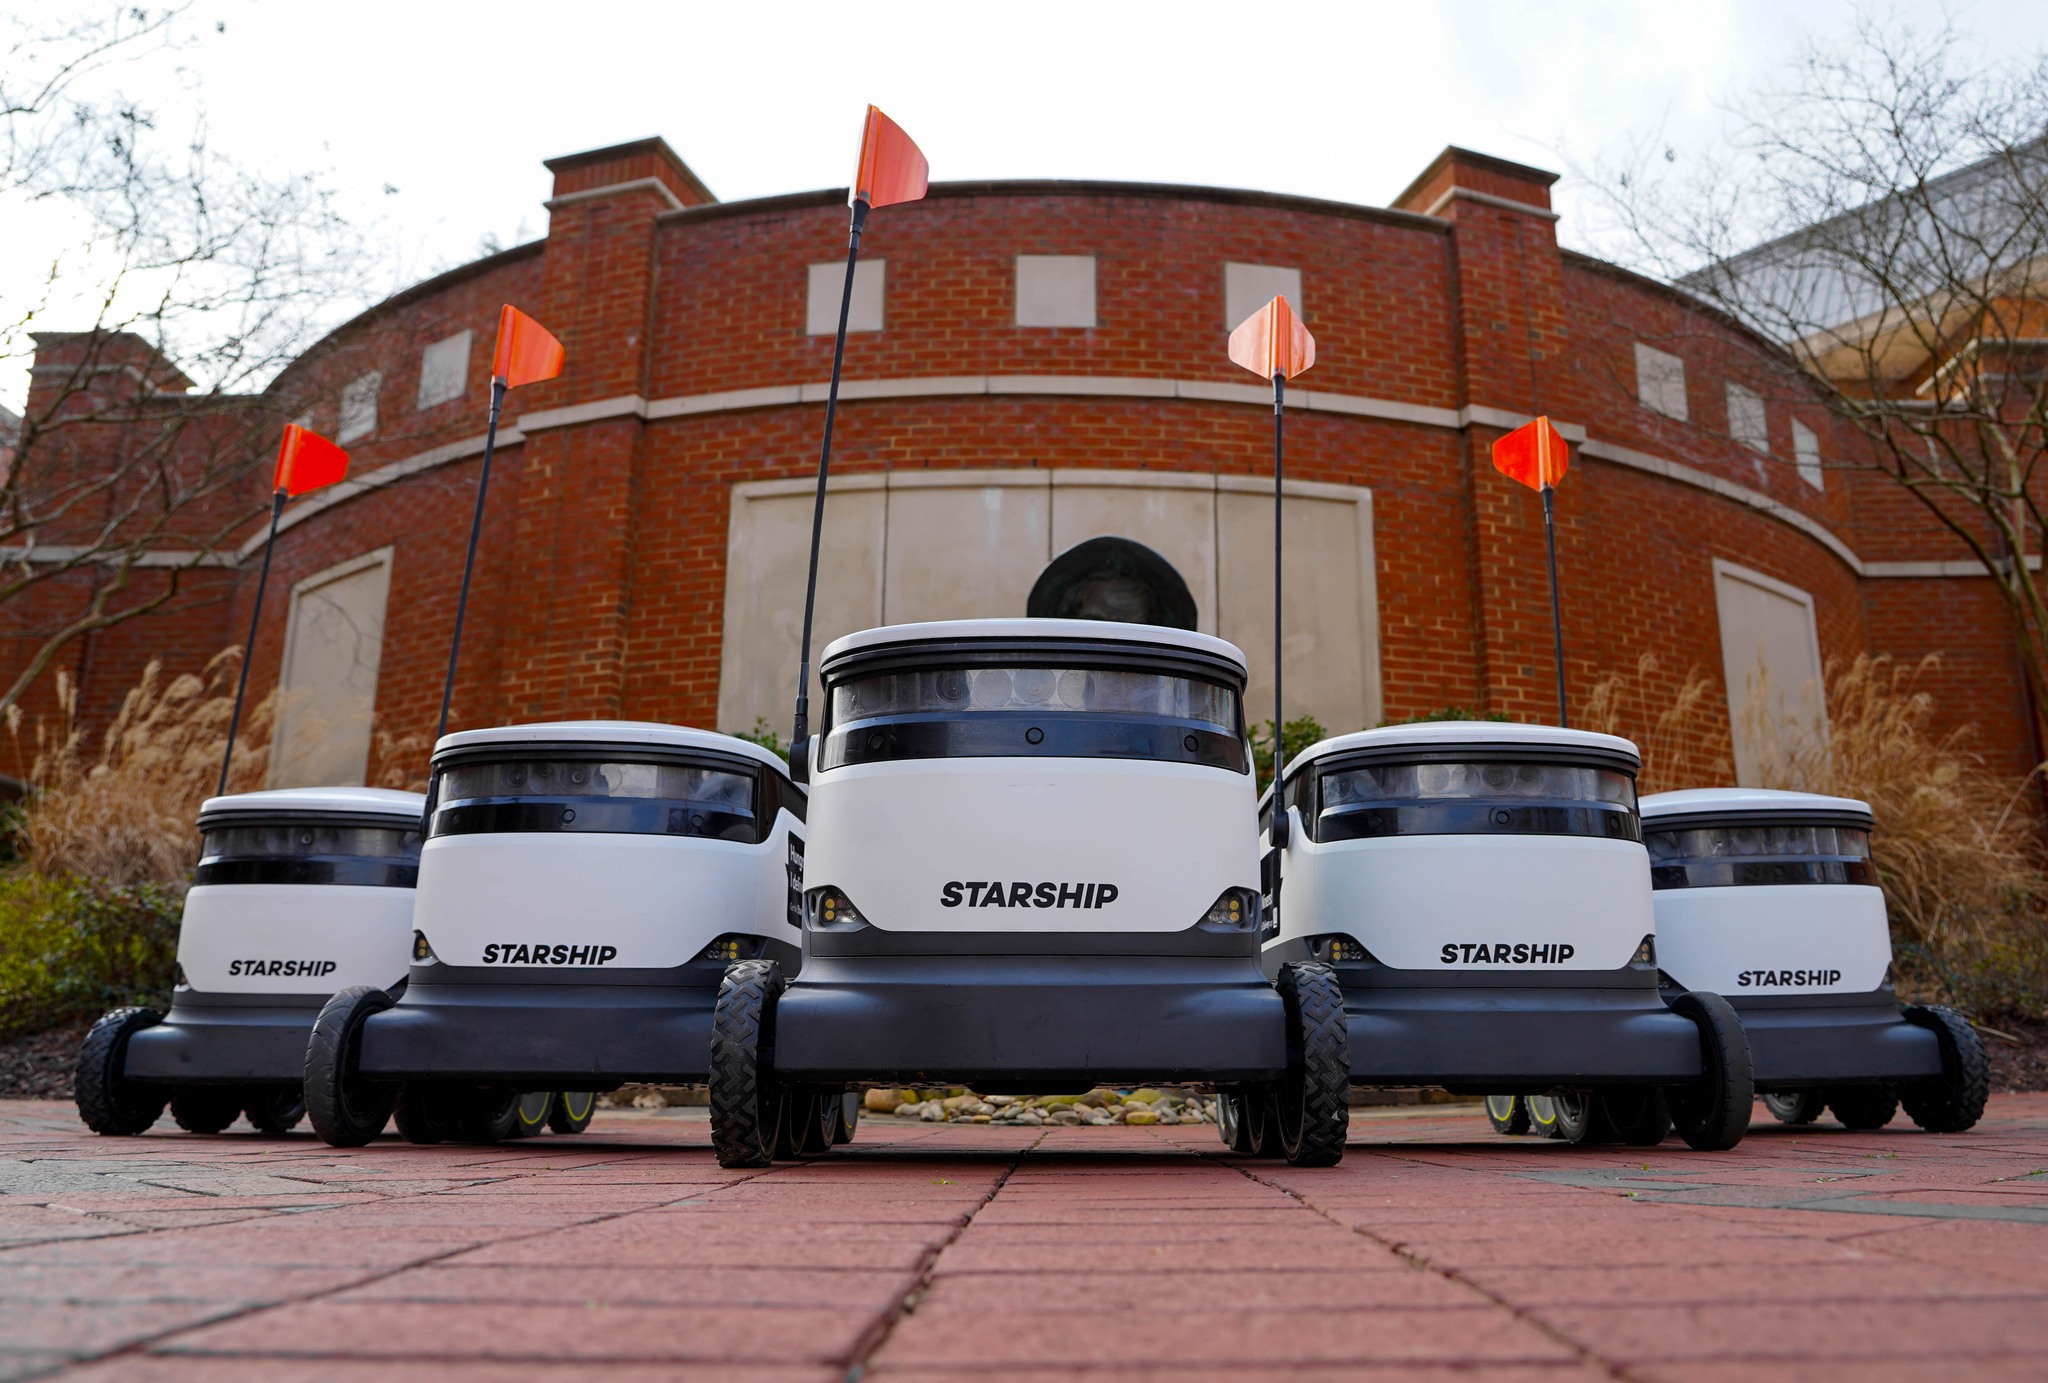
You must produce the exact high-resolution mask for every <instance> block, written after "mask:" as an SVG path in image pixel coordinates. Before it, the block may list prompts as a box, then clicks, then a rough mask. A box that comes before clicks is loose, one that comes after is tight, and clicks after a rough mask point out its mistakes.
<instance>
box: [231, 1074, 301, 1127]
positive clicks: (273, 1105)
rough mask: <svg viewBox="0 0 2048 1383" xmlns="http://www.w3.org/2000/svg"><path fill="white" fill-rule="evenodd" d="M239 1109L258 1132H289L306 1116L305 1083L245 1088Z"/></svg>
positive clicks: (250, 1125)
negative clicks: (240, 1108)
mask: <svg viewBox="0 0 2048 1383" xmlns="http://www.w3.org/2000/svg"><path fill="white" fill-rule="evenodd" d="M242 1113H243V1114H244V1115H245V1116H247V1118H248V1120H249V1127H250V1128H253V1129H255V1130H256V1131H257V1132H258V1133H268V1134H273V1135H275V1134H280V1133H290V1132H291V1131H292V1130H293V1129H295V1128H297V1127H298V1126H299V1120H301V1119H303V1118H305V1117H306V1087H305V1086H303V1085H259V1086H255V1087H252V1088H251V1089H248V1090H245V1091H244V1092H243V1095H242Z"/></svg>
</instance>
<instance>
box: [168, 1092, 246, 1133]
mask: <svg viewBox="0 0 2048 1383" xmlns="http://www.w3.org/2000/svg"><path fill="white" fill-rule="evenodd" d="M241 1117H242V1089H241V1087H240V1086H237V1085H174V1086H172V1087H171V1118H172V1119H174V1120H175V1121H176V1122H177V1125H178V1127H179V1128H181V1129H183V1130H185V1132H187V1133H219V1132H221V1131H222V1130H223V1129H225V1128H226V1127H227V1126H228V1125H229V1124H232V1123H233V1122H235V1120H237V1119H239V1118H241Z"/></svg>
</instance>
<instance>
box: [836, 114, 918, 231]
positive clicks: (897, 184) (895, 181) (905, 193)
mask: <svg viewBox="0 0 2048 1383" xmlns="http://www.w3.org/2000/svg"><path fill="white" fill-rule="evenodd" d="M930 177H931V166H930V165H929V164H927V163H926V162H925V161H924V153H923V151H921V150H920V149H919V148H918V147H917V145H915V144H913V143H911V141H910V136H909V135H907V134H905V133H903V127H902V126H900V125H898V124H897V123H896V122H895V121H894V120H891V119H890V118H889V117H888V116H886V115H884V114H882V112H881V111H879V110H877V109H875V108H874V107H873V106H869V107H868V118H867V123H866V124H864V125H862V126H861V130H860V167H859V168H858V169H857V170H856V171H855V172H854V175H853V196H852V197H850V198H848V201H849V202H866V203H867V204H868V205H869V206H870V207H878V206H894V205H896V203H898V202H914V201H916V200H918V199H919V198H920V197H922V196H924V191H925V188H926V186H928V185H929V180H930Z"/></svg>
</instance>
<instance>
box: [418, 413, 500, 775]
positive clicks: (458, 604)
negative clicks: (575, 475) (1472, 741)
mask: <svg viewBox="0 0 2048 1383" xmlns="http://www.w3.org/2000/svg"><path fill="white" fill-rule="evenodd" d="M505 389H506V384H505V381H504V380H502V379H499V378H496V377H493V378H492V380H491V421H490V426H488V427H487V428H485V429H484V468H483V473H482V474H481V475H479V476H478V477H477V478H476V513H475V515H474V516H472V517H471V519H470V521H469V554H468V555H467V556H465V557H464V558H463V559H462V594H461V595H460V596H458V597H456V600H455V637H453V638H452V639H450V640H449V641H448V675H447V677H445V678H443V679H442V682H441V719H440V720H439V721H438V722H436V723H435V725H434V743H435V744H439V743H440V742H441V737H442V736H443V735H445V734H447V733H448V704H449V702H451V701H453V700H454V699H455V660H456V659H457V658H459V657H460V656H461V655H462V620H463V616H464V615H466V614H468V613H469V578H470V576H471V574H472V573H474V572H475V571H476V540H477V538H478V536H479V535H480V534H482V532H483V531H484V496H485V495H487V494H489V493H490V489H491V453H492V452H494V451H495V450H497V446H498V413H499V411H500V410H501V409H503V408H504V406H505Z"/></svg>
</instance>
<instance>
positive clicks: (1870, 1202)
mask: <svg viewBox="0 0 2048 1383" xmlns="http://www.w3.org/2000/svg"><path fill="white" fill-rule="evenodd" d="M1359 1113H1360V1117H1359V1118H1358V1119H1357V1121H1356V1122H1355V1123H1354V1125H1353V1131H1352V1146H1351V1150H1350V1154H1349V1155H1348V1156H1347V1157H1346V1159H1345V1161H1344V1164H1343V1165H1342V1166H1341V1167H1338V1168H1335V1169H1332V1170H1328V1171H1297V1170H1295V1169H1292V1168H1289V1167H1286V1166H1285V1165H1282V1164H1276V1163H1267V1162H1247V1161H1242V1160H1235V1159H1229V1158H1226V1157H1224V1156H1223V1155H1222V1152H1223V1150H1222V1147H1221V1145H1220V1144H1219V1143H1217V1141H1216V1137H1215V1131H1214V1129H1213V1128H1210V1127H1207V1126H1200V1127H1190V1128H1178V1129H1135V1128H1116V1129H1056V1130H1035V1129H1003V1128H991V1127H972V1126H969V1127H958V1126H942V1125H931V1124H916V1123H909V1122H907V1121H896V1120H891V1119H871V1120H870V1121H869V1122H867V1123H865V1124H863V1126H862V1128H861V1131H860V1136H859V1138H858V1140H857V1141H856V1142H855V1143H854V1145H853V1146H852V1147H851V1148H847V1149H842V1150H841V1151H840V1152H839V1153H838V1154H835V1155H834V1156H833V1157H831V1158H829V1159H825V1160H823V1161H820V1162H815V1163H800V1164H786V1165H778V1166H777V1167H775V1168H773V1169H772V1170H768V1171H762V1172H724V1171H721V1170H719V1168H718V1166H717V1164H716V1163H715V1162H714V1161H713V1160H712V1157H711V1154H710V1151H709V1146H708V1143H709V1140H708V1136H707V1132H708V1131H707V1129H706V1127H705V1125H704V1123H703V1122H702V1121H701V1119H700V1118H683V1117H675V1116H672V1115H671V1116H648V1115H635V1114H608V1115H601V1116H600V1117H599V1120H598V1122H597V1123H596V1124H595V1125H594V1126H593V1127H592V1129H591V1130H590V1132H589V1133H587V1134H584V1135H583V1136H581V1137H575V1138H567V1137H558V1136H549V1137H546V1138H542V1139H539V1140H536V1141H533V1142H527V1143H518V1144H512V1145H507V1146H504V1147H497V1148H479V1147H438V1148H415V1147H411V1146H409V1145H407V1144H405V1143H403V1142H400V1141H398V1140H396V1139H395V1138H386V1139H384V1140H381V1141H380V1142H379V1143H377V1144H376V1145H374V1146H372V1147H369V1148H366V1149H363V1150H361V1151H358V1152H351V1153H338V1152H335V1151H334V1150H332V1149H329V1148H326V1147H323V1146H322V1145H320V1144H319V1143H317V1142H315V1141H314V1140H313V1139H312V1138H310V1137H308V1136H305V1135H303V1134H301V1135H299V1136H296V1137H291V1138H263V1137H259V1136H257V1135H254V1134H249V1133H229V1134H224V1135H221V1136H219V1137H214V1138H196V1137H189V1136H186V1135H183V1134H180V1133H177V1132H176V1131H175V1130H174V1129H172V1127H171V1125H170V1123H169V1121H168V1120H166V1121H165V1122H164V1123H163V1124H162V1125H160V1126H159V1129H158V1131H157V1132H154V1133H151V1134H149V1135H147V1136H145V1137H142V1138H131V1139H108V1138H95V1137H92V1136H91V1135H89V1134H87V1133H85V1132H84V1131H83V1130H82V1129H81V1128H80V1127H79V1125H78V1123H77V1121H76V1119H75V1118H74V1117H73V1115H72V1113H71V1111H70V1109H69V1107H68V1106H62V1105H54V1104H39V1103H31V1102H13V1103H0V1378H12V1377H30V1376H36V1375H39V1374H45V1373H61V1374H62V1375H63V1376H65V1377H67V1378H80V1379H94V1380H112V1379H123V1380H127V1379H163V1380H179V1381H180V1383H183V1380H199V1379H208V1380H212V1379H228V1380H240V1379H250V1380H254V1379H259V1378H260V1379H264V1380H294V1379H334V1380H355V1379H368V1378H378V1379H384V1378H395V1377H421V1378H433V1379H437V1380H445V1383H468V1380H471V1379H475V1380H479V1383H481V1380H485V1379H489V1380H494V1381H495V1380H527V1379H554V1378H567V1377H597V1378H601V1379H605V1380H619V1381H620V1383H624V1380H640V1379H655V1378H662V1379H672V1378H678V1377H681V1378H707V1379H710V1378H715V1379H721V1380H726V1379H730V1380H734V1381H735V1383H783V1380H789V1383H799V1381H801V1383H826V1381H827V1380H841V1379H851V1378H858V1379H862V1380H866V1381H867V1383H936V1380H940V1379H945V1378H967V1377H973V1378H978V1379H982V1380H988V1379H991V1378H998V1377H1002V1378H1029V1379H1042V1378H1044V1379H1049V1378H1059V1377H1069V1376H1076V1375H1101V1376H1102V1377H1104V1378H1107V1379H1116V1380H1139V1379H1162V1378H1176V1379H1179V1378H1187V1379H1196V1380H1205V1383H1222V1381H1223V1380H1237V1379H1259V1378H1270V1377H1273V1376H1275V1375H1277V1374H1282V1373H1284V1374H1286V1375H1287V1376H1288V1377H1291V1378H1305V1379H1338V1378H1344V1379H1352V1378H1364V1379H1394V1378H1403V1379H1406V1378H1422V1379H1442V1380H1444V1383H1450V1381H1451V1380H1452V1379H1459V1380H1468V1379H1469V1380H1486V1381H1488V1383H1491V1380H1498V1379H1507V1378H1535V1379H1545V1380H1565V1379H1573V1378H1614V1377H1619V1378H1642V1379H1671V1380H1691V1379H1706V1378H1740V1379H1742V1380H1744V1383H1774V1381H1775V1380H1779V1379H1801V1380H1808V1379H1831V1378H1845V1379H1846V1378H1855V1379H1857V1380H1873V1379H1890V1378H1905V1377H1913V1378H1924V1377H1929V1376H1938V1377H1941V1378H1943V1379H1945V1380H1949V1379H1961V1378H2015V1379H2017V1378H2028V1379H2039V1378H2042V1377H2044V1376H2048V1096H2007V1097H2001V1098H1998V1099H1996V1100H1994V1102H1993V1105H1992V1108H1991V1112H1990V1115H1989V1116H1988V1117H1987V1118H1986V1119H1985V1121H1984V1123H1983V1124H1982V1125H1981V1126H1980V1127H1979V1128H1978V1129H1976V1130H1975V1131H1974V1132H1972V1133H1970V1134H1966V1135H1959V1136H1953V1137H1934V1136H1931V1135H1927V1134H1922V1133H1918V1132H1916V1131H1913V1130H1912V1129H1911V1127H1910V1125H1907V1124H1905V1123H1904V1121H1903V1120H1901V1122H1900V1123H1899V1124H1898V1125H1897V1126H1895V1127H1894V1128H1892V1129H1889V1130H1886V1131H1885V1132H1882V1133H1878V1134H1865V1135H1858V1134H1849V1133H1845V1132H1842V1131H1841V1130H1839V1129H1834V1128H1832V1127H1829V1126H1825V1125H1823V1126H1819V1127H1815V1128H1809V1129H1801V1130H1793V1129H1785V1128H1781V1127H1779V1126H1777V1125H1774V1124H1770V1123H1768V1122H1762V1123H1759V1124H1758V1126H1757V1128H1756V1130H1755V1132H1754V1133H1753V1134H1752V1136H1751V1137H1750V1138H1749V1140H1748V1141H1746V1142H1745V1143H1744V1144H1743V1145H1742V1147H1740V1148H1739V1149H1737V1150H1736V1151H1735V1152H1733V1153H1727V1154H1697V1153H1689V1152H1687V1151H1686V1150H1685V1149H1684V1148H1683V1147H1682V1146H1680V1145H1679V1144H1677V1143H1675V1142H1674V1143H1671V1144H1667V1145H1666V1146H1664V1147H1662V1148H1659V1149H1656V1150H1654V1151H1652V1152H1649V1153H1644V1152H1643V1151H1641V1150H1630V1149H1615V1148H1579V1149H1574V1148H1567V1147H1563V1146H1561V1145H1558V1144H1554V1143H1544V1142H1541V1141H1536V1140H1531V1139H1515V1140H1509V1139H1502V1138H1498V1137H1496V1136H1495V1135H1494V1134H1493V1133H1492V1132H1491V1131H1490V1130H1489V1129H1488V1128H1487V1125H1486V1123H1485V1120H1484V1118H1483V1117H1482V1116H1481V1115H1480V1114H1479V1112H1478V1111H1477V1110H1476V1109H1473V1108H1471V1107H1454V1108H1448V1109H1446V1108H1441V1107H1439V1108H1434V1109H1424V1110H1403V1111H1389V1112H1371V1113H1368V1112H1364V1111H1360V1112H1359Z"/></svg>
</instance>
